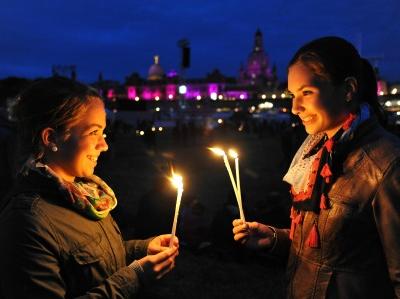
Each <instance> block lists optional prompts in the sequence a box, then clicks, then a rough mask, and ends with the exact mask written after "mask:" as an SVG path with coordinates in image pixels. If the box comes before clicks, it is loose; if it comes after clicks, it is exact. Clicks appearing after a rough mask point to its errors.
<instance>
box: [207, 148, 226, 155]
mask: <svg viewBox="0 0 400 299" xmlns="http://www.w3.org/2000/svg"><path fill="white" fill-rule="evenodd" d="M208 149H209V150H210V151H212V152H213V153H214V154H216V155H218V156H224V155H225V152H224V150H223V149H220V148H219V147H209V148H208Z"/></svg>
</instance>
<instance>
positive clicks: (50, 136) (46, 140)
mask: <svg viewBox="0 0 400 299" xmlns="http://www.w3.org/2000/svg"><path fill="white" fill-rule="evenodd" d="M40 137H41V141H42V143H43V145H44V146H45V147H49V146H51V145H53V144H55V143H56V131H55V130H54V129H52V128H45V129H43V130H42V132H41V134H40Z"/></svg>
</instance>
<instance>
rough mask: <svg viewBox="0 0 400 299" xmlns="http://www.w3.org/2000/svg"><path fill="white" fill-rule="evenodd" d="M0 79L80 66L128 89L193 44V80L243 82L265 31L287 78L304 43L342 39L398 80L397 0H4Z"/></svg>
mask: <svg viewBox="0 0 400 299" xmlns="http://www.w3.org/2000/svg"><path fill="white" fill-rule="evenodd" d="M0 3H1V4H0V79H1V78H5V77H8V76H19V77H27V78H36V77H45V76H49V75H51V66H52V65H55V64H57V65H76V67H77V77H78V79H79V80H81V81H84V82H88V83H90V82H94V81H96V80H97V78H98V74H99V72H102V74H103V78H104V79H112V80H118V81H120V82H124V79H125V77H126V76H128V75H129V74H131V73H133V72H138V73H139V74H140V75H141V76H142V77H146V76H147V72H148V68H149V66H150V65H151V64H152V63H153V56H154V55H156V54H158V55H159V56H160V64H161V66H162V67H163V68H164V70H165V71H168V70H171V69H175V70H179V65H180V50H179V48H178V46H177V41H178V40H179V39H182V38H187V39H188V40H189V41H190V46H191V54H192V55H191V67H190V69H189V70H187V72H186V74H185V75H186V76H187V77H191V78H194V77H204V76H205V75H206V74H207V73H209V72H211V71H212V70H213V69H214V68H218V69H219V70H220V71H221V72H222V73H223V74H224V75H227V76H234V77H236V76H237V75H238V70H239V67H240V64H241V63H244V62H246V59H247V56H248V54H249V52H250V51H251V49H252V46H253V39H254V33H255V31H256V30H257V28H259V29H260V30H261V31H262V33H263V37H264V48H265V50H266V52H267V54H268V55H269V58H270V62H271V64H276V66H277V69H278V77H279V78H280V79H281V80H285V76H286V64H287V62H288V61H289V59H290V58H291V56H292V55H293V54H294V52H295V51H296V49H297V48H298V47H299V46H301V45H302V44H304V43H305V42H307V41H309V40H311V39H313V38H316V37H320V36H324V35H339V36H342V37H344V38H346V39H348V40H349V41H351V42H353V43H354V44H355V45H356V46H357V48H358V49H359V50H360V52H361V54H362V55H363V56H364V57H366V58H370V57H375V58H378V59H373V60H372V63H373V64H376V65H377V66H378V67H379V70H380V74H381V76H382V77H383V78H384V79H387V80H389V81H400V1H399V0H379V1H378V0H329V1H325V0H270V1H267V0H249V1H245V0H222V1H221V0H198V1H194V0H179V1H176V0H175V1H166V0H142V1H136V0H130V1H118V0H117V1H115V0H114V1H99V0H79V1H78V0H72V1H71V0H70V1H60V0H47V1H41V0H38V1H21V0H12V1H11V0H7V1H6V0H0Z"/></svg>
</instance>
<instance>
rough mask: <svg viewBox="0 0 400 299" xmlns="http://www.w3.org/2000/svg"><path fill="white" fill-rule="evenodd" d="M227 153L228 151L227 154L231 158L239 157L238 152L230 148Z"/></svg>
mask: <svg viewBox="0 0 400 299" xmlns="http://www.w3.org/2000/svg"><path fill="white" fill-rule="evenodd" d="M228 153H229V156H231V157H232V158H233V159H236V158H238V157H239V155H238V153H237V152H235V151H234V150H233V149H230V150H229V151H228Z"/></svg>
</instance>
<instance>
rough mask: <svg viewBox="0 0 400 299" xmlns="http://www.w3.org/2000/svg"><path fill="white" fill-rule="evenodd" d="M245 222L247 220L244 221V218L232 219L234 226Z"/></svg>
mask: <svg viewBox="0 0 400 299" xmlns="http://www.w3.org/2000/svg"><path fill="white" fill-rule="evenodd" d="M244 223H246V222H243V220H242V219H235V220H233V221H232V224H233V226H238V225H241V224H244Z"/></svg>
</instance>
